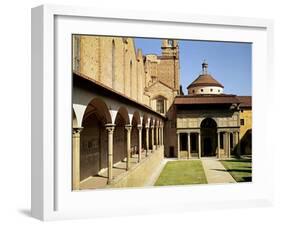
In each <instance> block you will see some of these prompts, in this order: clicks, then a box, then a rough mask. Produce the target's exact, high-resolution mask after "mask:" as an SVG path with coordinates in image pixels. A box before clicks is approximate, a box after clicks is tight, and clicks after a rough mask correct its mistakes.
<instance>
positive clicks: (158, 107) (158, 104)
mask: <svg viewBox="0 0 281 226" xmlns="http://www.w3.org/2000/svg"><path fill="white" fill-rule="evenodd" d="M164 106H165V101H164V99H163V98H159V99H157V100H156V111H157V112H159V113H162V114H164Z"/></svg>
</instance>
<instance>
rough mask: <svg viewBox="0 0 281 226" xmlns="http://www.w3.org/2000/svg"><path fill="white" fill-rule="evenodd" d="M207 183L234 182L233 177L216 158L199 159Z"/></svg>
mask: <svg viewBox="0 0 281 226" xmlns="http://www.w3.org/2000/svg"><path fill="white" fill-rule="evenodd" d="M201 160H202V165H203V168H204V171H205V175H206V178H207V181H208V184H212V183H236V181H235V180H234V179H233V177H232V176H231V175H230V174H229V173H228V172H227V171H226V169H225V168H224V166H223V165H222V164H221V162H220V161H219V160H217V159H212V158H206V159H204V158H203V159H201Z"/></svg>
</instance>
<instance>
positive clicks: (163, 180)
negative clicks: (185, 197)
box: [154, 160, 207, 186]
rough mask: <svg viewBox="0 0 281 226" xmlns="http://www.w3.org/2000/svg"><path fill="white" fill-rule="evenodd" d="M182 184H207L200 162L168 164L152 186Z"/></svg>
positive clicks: (173, 162) (172, 162) (174, 162)
mask: <svg viewBox="0 0 281 226" xmlns="http://www.w3.org/2000/svg"><path fill="white" fill-rule="evenodd" d="M183 184H207V179H206V177H205V173H204V169H203V166H202V163H201V161H200V160H192V161H171V162H168V163H167V164H166V165H165V167H164V169H163V171H162V172H161V174H160V176H159V178H158V180H157V181H156V183H155V184H154V185H155V186H164V185H183Z"/></svg>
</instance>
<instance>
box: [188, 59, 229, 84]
mask: <svg viewBox="0 0 281 226" xmlns="http://www.w3.org/2000/svg"><path fill="white" fill-rule="evenodd" d="M198 86H200V87H204V86H216V87H221V88H224V87H223V85H222V84H220V83H219V82H218V81H217V80H215V79H214V78H213V77H212V75H210V74H208V63H207V62H206V61H205V60H204V62H203V63H202V74H201V75H199V76H198V77H197V78H196V79H195V80H194V81H193V82H192V83H191V84H190V85H189V86H188V87H187V89H189V88H193V87H198Z"/></svg>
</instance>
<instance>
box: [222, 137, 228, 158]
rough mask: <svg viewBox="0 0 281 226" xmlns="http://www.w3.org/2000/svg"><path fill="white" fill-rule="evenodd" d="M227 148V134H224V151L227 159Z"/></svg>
mask: <svg viewBox="0 0 281 226" xmlns="http://www.w3.org/2000/svg"><path fill="white" fill-rule="evenodd" d="M226 147H227V140H226V132H223V150H224V158H225V157H226V155H227V150H226Z"/></svg>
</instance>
